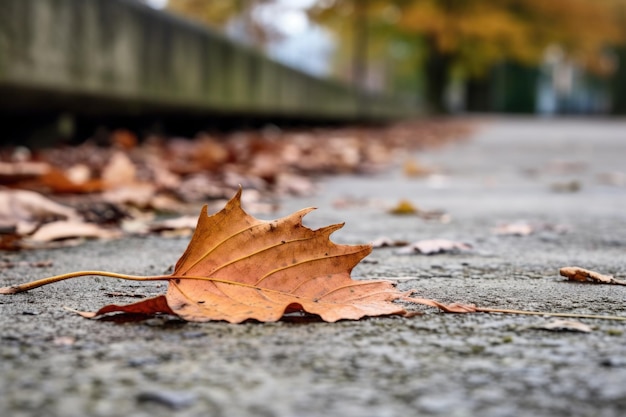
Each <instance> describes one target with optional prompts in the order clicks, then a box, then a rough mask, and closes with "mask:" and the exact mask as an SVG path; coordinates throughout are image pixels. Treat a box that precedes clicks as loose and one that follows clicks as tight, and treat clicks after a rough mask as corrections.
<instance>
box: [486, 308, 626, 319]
mask: <svg viewBox="0 0 626 417" xmlns="http://www.w3.org/2000/svg"><path fill="white" fill-rule="evenodd" d="M476 311H477V312H481V313H504V314H524V315H529V316H549V317H564V318H570V319H599V320H620V321H626V317H622V316H599V315H595V314H576V313H550V312H545V311H526V310H508V309H503V308H487V307H476Z"/></svg>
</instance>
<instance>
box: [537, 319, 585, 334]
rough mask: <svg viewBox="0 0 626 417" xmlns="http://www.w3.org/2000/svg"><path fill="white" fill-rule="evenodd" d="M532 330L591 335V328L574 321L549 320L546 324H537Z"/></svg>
mask: <svg viewBox="0 0 626 417" xmlns="http://www.w3.org/2000/svg"><path fill="white" fill-rule="evenodd" d="M532 328H534V329H540V330H550V331H557V332H580V333H591V332H592V330H593V329H592V328H591V327H590V326H588V325H586V324H585V323H581V322H579V321H574V320H562V319H554V320H550V321H549V322H547V323H542V324H538V325H535V326H532Z"/></svg>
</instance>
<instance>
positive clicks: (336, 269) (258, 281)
mask: <svg viewBox="0 0 626 417" xmlns="http://www.w3.org/2000/svg"><path fill="white" fill-rule="evenodd" d="M311 210H312V209H304V210H300V211H298V212H296V213H293V214H292V215H290V216H287V217H284V218H282V219H279V220H274V221H265V220H259V219H256V218H254V217H252V216H250V215H248V214H247V213H245V212H244V211H243V209H242V208H241V190H240V191H239V192H238V193H237V195H236V196H235V197H234V198H233V199H232V200H230V201H229V202H228V203H227V205H226V207H225V208H224V209H223V210H222V211H220V212H218V213H216V214H214V215H212V216H208V215H207V209H206V207H205V208H204V209H203V210H202V213H201V214H200V219H199V220H198V224H197V228H196V232H195V234H194V236H193V237H192V239H191V242H190V243H189V246H188V247H187V250H186V251H185V253H184V254H183V256H182V257H181V258H180V260H179V261H178V263H177V264H176V267H175V269H174V272H173V274H172V275H171V277H170V284H169V287H168V291H167V294H166V296H165V298H166V300H167V306H168V308H170V309H171V311H172V312H173V313H174V314H177V315H178V316H180V317H182V318H184V319H185V320H189V321H209V320H225V321H228V322H231V323H239V322H242V321H245V320H249V319H254V320H258V321H276V320H279V319H280V318H281V317H282V316H283V315H284V314H285V313H290V312H295V311H303V312H307V313H310V314H316V315H319V316H320V317H321V318H322V319H323V320H325V321H330V322H334V321H337V320H341V319H359V318H361V317H364V316H377V315H385V314H403V313H404V312H405V311H404V309H403V308H402V307H401V306H399V305H398V304H394V303H392V302H391V301H393V300H396V299H400V298H402V297H403V296H404V294H403V293H401V292H400V291H398V290H396V289H395V288H394V286H393V284H392V283H390V282H388V281H355V280H353V279H352V278H351V277H350V272H351V270H352V268H354V266H355V265H356V264H357V263H358V262H359V261H360V260H361V259H362V258H364V257H365V256H367V255H368V254H369V253H370V251H371V246H369V245H356V246H351V245H337V244H335V243H333V242H331V241H330V239H329V236H330V234H331V233H332V232H334V231H336V230H338V229H339V228H341V227H342V225H332V226H328V227H325V228H321V229H318V230H312V229H309V228H307V227H305V226H303V225H302V218H303V217H304V215H305V214H307V213H309V212H310V211H311ZM153 300H154V299H150V300H145V301H142V302H140V303H136V304H135V305H133V307H130V306H124V307H117V306H106V307H104V308H103V309H101V310H99V311H98V312H96V313H95V315H101V314H105V313H108V312H112V311H123V312H128V311H129V308H132V310H133V311H132V312H147V311H150V307H151V306H157V307H158V309H157V311H150V312H152V313H155V312H163V311H162V310H164V308H163V305H162V304H160V303H156V304H154V301H153Z"/></svg>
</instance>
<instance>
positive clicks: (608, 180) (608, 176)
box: [597, 171, 626, 187]
mask: <svg viewBox="0 0 626 417" xmlns="http://www.w3.org/2000/svg"><path fill="white" fill-rule="evenodd" d="M597 179H598V182H599V183H600V184H604V185H612V186H615V187H624V186H626V173H625V172H621V171H613V172H603V173H600V174H598V175H597Z"/></svg>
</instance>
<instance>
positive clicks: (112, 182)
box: [101, 151, 137, 189]
mask: <svg viewBox="0 0 626 417" xmlns="http://www.w3.org/2000/svg"><path fill="white" fill-rule="evenodd" d="M136 176H137V168H136V167H135V164H133V162H132V161H131V160H130V158H129V157H128V155H126V154H125V153H124V152H121V151H117V152H115V153H113V155H111V159H110V160H109V163H108V164H107V165H106V166H105V167H104V169H103V170H102V174H101V178H102V182H103V183H104V185H105V187H106V188H109V189H110V188H115V187H119V186H129V185H131V184H133V183H134V182H135V181H136V179H137V178H136Z"/></svg>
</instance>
